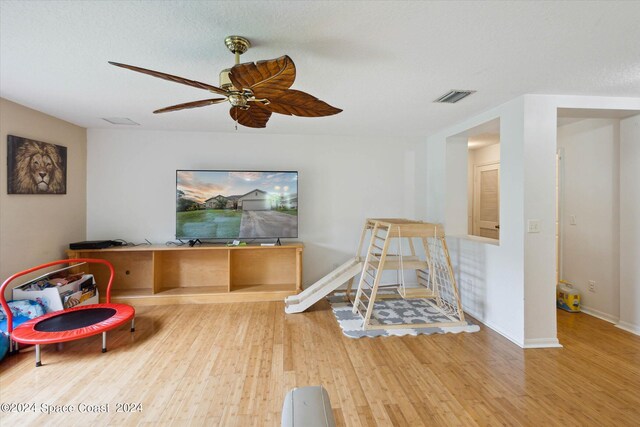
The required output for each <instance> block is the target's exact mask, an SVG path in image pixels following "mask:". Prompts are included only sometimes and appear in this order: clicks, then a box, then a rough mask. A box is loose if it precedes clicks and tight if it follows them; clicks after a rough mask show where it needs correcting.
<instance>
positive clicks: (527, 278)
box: [425, 95, 640, 347]
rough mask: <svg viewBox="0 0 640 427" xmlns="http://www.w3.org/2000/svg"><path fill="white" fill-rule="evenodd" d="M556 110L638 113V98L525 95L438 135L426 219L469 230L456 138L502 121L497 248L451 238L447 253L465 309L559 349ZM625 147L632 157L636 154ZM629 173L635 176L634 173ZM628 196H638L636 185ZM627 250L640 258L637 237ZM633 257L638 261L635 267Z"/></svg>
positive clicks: (633, 298) (636, 308)
mask: <svg viewBox="0 0 640 427" xmlns="http://www.w3.org/2000/svg"><path fill="white" fill-rule="evenodd" d="M558 108H586V109H589V108H591V109H618V110H640V99H638V98H608V97H587V96H551V95H525V96H523V97H521V98H517V99H515V100H513V101H510V102H508V103H506V104H503V105H501V106H499V107H497V108H495V109H492V110H489V111H487V112H485V113H482V114H479V115H477V116H475V117H473V118H470V119H468V120H466V121H464V122H462V123H459V124H457V125H455V126H452V127H450V128H448V129H445V130H443V131H440V132H438V133H437V134H436V135H433V136H431V137H429V138H428V139H427V142H426V144H427V158H426V161H427V167H428V169H427V192H426V195H425V197H426V198H427V210H426V219H428V220H431V221H443V222H445V223H446V228H447V230H448V232H449V233H451V230H453V233H456V232H458V230H461V229H466V226H467V217H466V215H463V216H462V218H461V217H460V215H459V214H458V213H457V212H456V208H457V207H458V206H466V203H467V176H466V173H465V172H466V170H467V164H466V163H465V162H461V161H460V159H459V156H460V155H461V153H460V152H461V150H459V149H458V146H457V140H456V138H452V137H454V136H455V135H458V134H460V133H461V132H463V131H465V130H467V129H470V128H472V127H474V126H478V125H479V124H481V123H485V122H487V121H489V120H492V119H494V118H496V117H499V118H500V140H501V147H500V153H501V156H500V167H501V176H500V190H501V206H500V221H501V224H500V228H501V230H500V231H501V233H500V234H501V236H500V245H499V246H495V245H490V244H487V243H480V242H477V241H473V240H471V239H465V238H453V239H452V238H450V240H451V243H450V249H451V252H452V255H453V257H454V259H455V261H454V262H455V264H456V265H455V268H456V269H457V272H458V275H459V279H458V281H459V283H460V286H461V289H462V292H461V293H462V298H463V301H464V304H465V308H466V309H467V310H468V311H469V312H470V313H472V314H474V315H475V316H476V317H478V318H479V319H480V320H481V321H483V322H485V323H486V324H487V325H489V326H490V327H492V328H493V329H495V330H497V331H498V332H500V333H502V334H503V335H505V336H506V337H508V338H510V339H511V340H512V341H514V342H516V343H517V344H519V345H521V346H523V347H553V346H558V345H559V344H558V340H557V331H556V309H555V281H556V265H555V264H556V259H555V253H556V248H555V215H556V200H555V185H556V183H555V174H556V172H555V163H556V148H557V144H556V139H557V111H558ZM634 126H635V125H634ZM634 129H635V128H634ZM633 132H635V131H633ZM633 135H636V134H635V133H633ZM447 140H449V141H447ZM621 144H622V142H621ZM626 149H627V150H629V154H630V155H635V151H634V149H632V148H629V147H628V146H627V147H626ZM621 155H623V153H622V148H621ZM632 162H635V160H633V161H632ZM633 164H634V165H636V167H637V163H633ZM621 166H622V165H621ZM628 173H629V176H631V177H633V178H635V177H637V175H634V174H636V173H637V172H634V171H631V172H628ZM625 191H629V192H630V193H631V197H637V192H638V189H637V186H630V187H628V189H627V190H625ZM460 198H462V202H461V201H460ZM634 209H635V205H634ZM632 212H633V213H634V214H635V211H632ZM635 218H637V215H636V217H635ZM528 220H538V221H539V223H540V232H539V233H527V232H526V229H525V225H526V223H527V221H528ZM634 221H637V219H634V220H628V227H629V229H630V230H636V229H635V228H634V227H635V226H636V225H635V224H636V223H635V222H634ZM621 227H622V221H621ZM621 243H622V242H621ZM625 245H627V246H631V250H630V251H629V253H631V254H633V255H637V247H638V246H637V240H636V239H635V237H633V239H632V243H629V244H627V243H625ZM636 260H637V256H636V258H634V259H633V261H632V262H635V263H637V261H636ZM629 265H632V266H631V267H629ZM627 268H628V269H629V273H628V274H629V277H631V280H632V281H634V280H637V279H636V278H637V267H636V266H635V264H627ZM635 283H637V281H636V282H635ZM622 290H623V286H622V285H621V292H622ZM635 292H637V290H636V291H635ZM621 298H622V296H621ZM627 302H628V303H629V304H630V307H628V308H626V309H625V310H626V311H628V312H629V313H630V314H629V315H628V316H629V317H628V318H629V319H632V320H633V319H637V317H634V316H638V313H640V304H638V303H637V293H633V294H630V295H629V296H628V298H627ZM622 310H623V308H622V307H621V314H622Z"/></svg>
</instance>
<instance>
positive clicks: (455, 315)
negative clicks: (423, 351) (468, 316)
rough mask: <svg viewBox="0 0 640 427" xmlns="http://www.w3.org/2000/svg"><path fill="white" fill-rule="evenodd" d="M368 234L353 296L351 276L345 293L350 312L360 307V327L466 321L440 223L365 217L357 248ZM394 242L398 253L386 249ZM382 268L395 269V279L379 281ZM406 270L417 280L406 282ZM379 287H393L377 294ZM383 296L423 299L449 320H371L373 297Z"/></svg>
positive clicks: (463, 323)
mask: <svg viewBox="0 0 640 427" xmlns="http://www.w3.org/2000/svg"><path fill="white" fill-rule="evenodd" d="M367 235H369V239H370V240H369V245H368V249H367V253H366V258H365V260H364V262H363V268H362V273H361V274H360V282H359V284H358V290H357V292H356V296H355V298H354V299H353V300H352V299H351V288H352V284H353V279H352V280H351V281H350V282H349V284H348V285H347V292H346V294H347V298H349V300H350V301H352V303H353V312H354V313H359V314H360V316H361V317H362V318H363V324H362V328H363V329H365V330H367V329H399V328H407V327H411V328H429V327H443V326H463V325H466V324H467V323H466V322H465V320H464V312H463V311H462V304H461V303H460V294H459V293H458V286H457V284H456V280H455V277H454V275H453V268H452V266H451V259H450V258H449V251H448V249H447V242H446V241H445V235H444V230H443V228H442V226H440V225H438V224H432V223H428V222H421V221H412V220H407V219H398V218H378V219H368V220H367V221H366V223H365V226H364V229H363V231H362V236H361V238H360V244H359V247H358V254H360V253H361V252H362V249H363V245H364V242H365V239H366V237H367ZM414 240H417V241H418V242H419V245H420V246H418V248H419V250H417V249H416V246H417V245H416V244H415V242H414ZM405 242H406V243H405ZM405 244H406V246H405ZM392 248H393V249H394V250H395V251H396V253H391V252H390V250H391V249H392ZM406 249H408V250H409V255H405V252H406ZM419 252H422V254H420V253H419ZM385 270H397V271H398V275H399V277H398V283H397V284H391V285H383V284H382V283H381V281H382V275H383V272H384V271H385ZM406 270H414V271H415V275H416V281H417V285H416V286H406V283H405V276H404V275H405V271H406ZM381 289H384V290H391V291H392V292H388V293H383V294H379V293H378V291H379V290H381ZM382 298H404V299H409V298H421V299H425V300H426V301H427V302H428V304H430V305H431V306H432V307H433V309H434V311H437V312H438V313H439V314H441V315H442V316H440V317H442V318H446V319H447V320H445V321H438V322H433V323H411V324H392V325H389V324H375V323H372V322H371V319H372V316H373V314H374V311H375V302H376V299H382Z"/></svg>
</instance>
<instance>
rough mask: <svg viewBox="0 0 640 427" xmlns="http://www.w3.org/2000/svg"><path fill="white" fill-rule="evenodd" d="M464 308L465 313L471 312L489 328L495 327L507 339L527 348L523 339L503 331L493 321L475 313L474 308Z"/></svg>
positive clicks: (470, 313)
mask: <svg viewBox="0 0 640 427" xmlns="http://www.w3.org/2000/svg"><path fill="white" fill-rule="evenodd" d="M463 310H464V312H465V313H467V314H469V315H470V316H471V317H473V318H474V319H476V320H477V321H478V322H480V323H482V324H483V325H485V326H486V327H488V328H489V329H493V330H494V331H495V332H497V333H499V334H500V335H502V336H503V337H505V338H506V339H508V340H509V341H511V342H512V343H514V344H515V345H517V346H518V347H520V348H525V347H524V343H523V342H522V341H520V340H518V339H516V338H513V337H512V336H510V335H509V334H508V333H506V332H505V331H503V330H502V329H501V328H499V327H497V326H496V325H494V324H492V323H491V322H488V321H487V320H485V319H484V318H483V317H482V316H480V315H478V314H477V313H474V312H473V311H472V310H468V309H466V308H463Z"/></svg>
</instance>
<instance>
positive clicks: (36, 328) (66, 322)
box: [0, 258, 135, 366]
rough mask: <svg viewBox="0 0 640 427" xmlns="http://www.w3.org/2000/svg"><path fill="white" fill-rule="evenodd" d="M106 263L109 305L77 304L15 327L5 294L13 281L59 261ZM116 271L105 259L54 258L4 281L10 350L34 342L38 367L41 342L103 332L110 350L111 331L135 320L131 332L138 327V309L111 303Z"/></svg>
mask: <svg viewBox="0 0 640 427" xmlns="http://www.w3.org/2000/svg"><path fill="white" fill-rule="evenodd" d="M80 262H82V263H89V264H91V263H95V264H104V265H106V266H107V267H108V268H109V273H110V276H109V283H108V284H107V299H106V300H107V302H106V304H91V305H84V306H78V307H73V308H70V309H67V310H64V311H56V312H53V313H48V314H45V315H44V316H40V317H37V318H35V319H31V320H29V321H27V322H25V323H23V324H22V325H20V326H18V327H16V329H15V330H14V329H13V315H12V313H11V310H10V309H9V305H8V304H7V301H6V299H5V297H4V290H5V288H6V287H7V286H8V285H9V283H11V282H12V281H13V280H15V279H17V278H18V277H21V276H24V275H26V274H29V273H33V272H34V271H37V270H41V269H44V268H47V267H51V266H54V265H59V264H72V263H80ZM113 277H114V270H113V265H111V263H110V262H109V261H106V260H103V259H92V258H77V259H67V260H60V261H53V262H50V263H47V264H43V265H40V266H37V267H33V268H30V269H29V270H25V271H22V272H20V273H16V274H14V275H13V276H11V277H9V278H8V279H7V280H5V281H4V283H3V284H2V286H1V287H0V303H2V307H4V310H5V312H6V315H7V333H8V334H9V351H10V352H13V350H14V342H15V343H16V344H15V350H16V351H17V347H18V346H17V343H21V344H32V345H35V346H36V366H42V363H41V361H40V345H41V344H57V343H63V342H66V341H73V340H78V339H81V338H87V337H90V336H93V335H98V334H100V333H101V334H102V352H103V353H105V352H106V351H107V331H109V330H111V329H114V328H117V327H118V326H121V325H123V324H124V323H126V322H128V321H129V320H130V321H131V332H133V331H134V330H135V324H134V322H135V319H134V317H135V310H134V308H133V307H131V306H130V305H127V304H112V303H111V285H112V283H113Z"/></svg>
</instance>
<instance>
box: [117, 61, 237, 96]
mask: <svg viewBox="0 0 640 427" xmlns="http://www.w3.org/2000/svg"><path fill="white" fill-rule="evenodd" d="M109 64H111V65H115V66H116V67H122V68H126V69H127V70H131V71H137V72H138V73H143V74H148V75H150V76H153V77H157V78H159V79H164V80H169V81H171V82H176V83H182V84H183V85H187V86H193V87H197V88H199V89H204V90H208V91H210V92H213V93H217V94H220V95H225V96H226V95H228V93H227V91H226V90H224V89H220V88H219V87H216V86H211V85H210V84H207V83H201V82H197V81H195V80H189V79H185V78H184V77H178V76H174V75H171V74H167V73H161V72H160V71H153V70H147V69H146V68H141V67H136V66H134V65H127V64H120V63H119V62H111V61H109Z"/></svg>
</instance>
